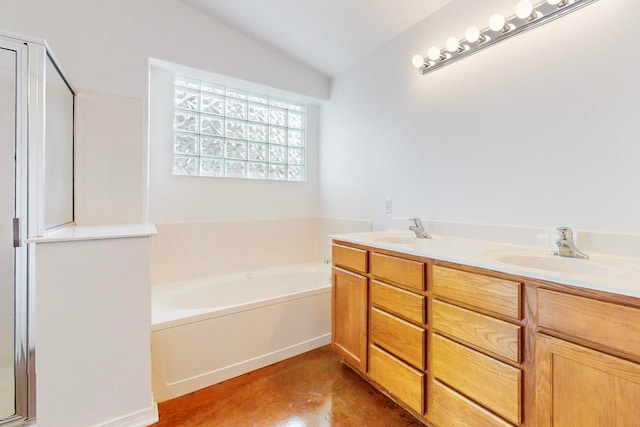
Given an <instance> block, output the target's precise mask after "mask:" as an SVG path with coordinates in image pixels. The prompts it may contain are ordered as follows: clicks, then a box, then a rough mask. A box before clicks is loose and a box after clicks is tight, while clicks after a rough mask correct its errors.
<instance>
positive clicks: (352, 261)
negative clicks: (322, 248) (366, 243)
mask: <svg viewBox="0 0 640 427" xmlns="http://www.w3.org/2000/svg"><path fill="white" fill-rule="evenodd" d="M331 257H332V260H333V264H334V265H337V266H340V267H343V268H346V269H349V270H353V271H359V272H360V273H366V272H367V251H365V250H363V249H356V248H351V247H349V246H343V245H336V244H334V245H333V246H332V247H331Z"/></svg>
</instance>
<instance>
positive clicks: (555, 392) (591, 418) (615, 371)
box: [535, 289, 640, 427]
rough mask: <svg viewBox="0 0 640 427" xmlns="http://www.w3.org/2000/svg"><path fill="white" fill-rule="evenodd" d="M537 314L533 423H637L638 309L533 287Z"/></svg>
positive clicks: (639, 388) (639, 392) (639, 376)
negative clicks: (535, 419) (536, 293)
mask: <svg viewBox="0 0 640 427" xmlns="http://www.w3.org/2000/svg"><path fill="white" fill-rule="evenodd" d="M537 314H538V316H537V318H538V330H539V332H538V333H536V338H535V345H536V352H535V354H536V369H535V379H536V414H537V423H536V425H538V426H545V427H546V426H577V425H579V426H581V427H600V426H614V427H615V426H619V427H622V426H625V427H626V426H638V425H640V418H639V417H640V415H639V414H640V409H639V408H638V405H639V404H640V363H638V362H640V308H636V307H629V306H626V305H620V304H616V303H611V302H603V301H599V300H595V299H591V298H585V297H581V296H576V295H571V294H566V293H562V292H556V291H553V290H547V289H538V313H537ZM553 335H556V336H553Z"/></svg>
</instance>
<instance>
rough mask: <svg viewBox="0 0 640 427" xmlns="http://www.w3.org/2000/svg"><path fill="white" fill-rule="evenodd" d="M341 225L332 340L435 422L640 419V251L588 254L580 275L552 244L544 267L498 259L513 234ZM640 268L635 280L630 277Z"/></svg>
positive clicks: (380, 384)
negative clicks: (611, 259)
mask: <svg viewBox="0 0 640 427" xmlns="http://www.w3.org/2000/svg"><path fill="white" fill-rule="evenodd" d="M332 237H333V239H334V240H333V270H332V271H333V273H332V283H333V296H332V302H333V305H332V308H333V311H332V316H333V317H332V324H333V328H332V331H333V338H332V345H333V348H334V349H335V351H336V352H338V353H339V354H340V355H341V356H342V357H343V359H344V362H345V363H347V364H348V365H349V366H351V367H352V368H354V369H355V370H357V371H358V372H359V373H360V374H361V375H362V376H363V377H364V378H365V379H367V380H368V381H369V382H370V383H371V384H373V385H374V386H375V387H376V388H377V389H378V390H380V391H381V392H383V393H385V394H387V395H388V396H389V397H391V398H392V399H393V400H394V401H396V402H397V403H398V404H400V405H401V406H403V407H404V408H406V409H407V410H409V411H410V412H411V413H412V414H414V415H415V416H416V417H417V418H419V419H420V420H422V421H423V422H426V423H428V424H429V425H432V426H435V427H446V426H453V425H455V426H478V427H480V426H481V427H487V426H551V425H556V426H570V425H571V426H574V425H579V426H603V425H615V426H631V425H636V424H634V423H637V422H638V420H637V414H638V408H637V404H638V402H640V298H639V297H638V294H640V275H638V274H637V273H638V272H640V267H639V266H638V265H637V264H634V263H633V262H631V263H629V264H627V265H622V264H621V265H622V266H620V265H619V266H618V267H616V269H614V270H611V271H608V270H606V268H607V264H606V263H605V262H604V261H595V262H593V263H592V262H591V261H584V262H585V263H590V264H577V265H576V267H575V268H576V269H578V270H580V271H579V273H580V274H577V275H574V274H569V273H566V272H564V271H561V267H558V266H555V264H553V263H554V262H557V261H555V258H552V257H551V255H550V256H549V258H548V259H547V258H546V257H545V256H539V258H540V259H534V260H533V261H535V262H538V263H542V264H543V265H545V266H546V265H547V264H545V263H551V264H550V265H554V266H555V268H556V271H553V272H548V271H545V273H544V275H543V277H544V279H541V278H540V276H541V275H540V274H536V273H535V270H532V269H530V268H528V267H524V268H522V267H518V266H513V265H510V264H506V263H503V262H499V261H496V260H497V258H496V255H495V254H500V256H503V255H504V256H507V255H508V256H511V255H510V253H509V251H510V250H511V249H512V248H511V247H508V246H500V245H497V246H496V245H494V244H489V245H488V246H487V247H485V246H482V245H483V244H479V243H478V242H476V241H472V240H469V241H465V240H464V239H458V240H455V239H453V240H444V239H443V240H437V239H434V240H433V241H424V242H418V243H416V242H415V241H414V240H413V237H411V235H410V234H407V235H403V234H400V233H396V234H390V233H359V234H347V235H338V236H332ZM465 245H468V246H471V247H465ZM478 245H480V246H482V247H480V248H479V247H478ZM498 246H499V247H498ZM480 253H482V254H483V255H478V256H475V255H474V254H480ZM484 254H489V256H485V255H484ZM520 256H523V255H520ZM527 256H529V255H527ZM531 256H533V255H531ZM536 256H537V255H536ZM556 258H557V257H556ZM523 259H524V258H523ZM452 260H455V261H452ZM465 260H468V262H467V261H465ZM525 261H526V262H530V261H531V260H529V258H526V259H525ZM572 261H573V260H572ZM560 262H564V260H560ZM571 265H572V264H571ZM587 265H588V267H587ZM546 268H549V267H546ZM562 268H564V266H562ZM571 268H573V267H571ZM597 268H602V270H601V271H600V270H599V271H595V272H592V271H591V270H590V269H597ZM620 269H623V270H624V269H626V270H624V271H621V270H620ZM636 269H637V270H636ZM582 270H584V271H582ZM529 272H531V273H529ZM608 273H611V277H612V279H611V280H612V281H614V282H615V281H623V282H624V283H623V286H621V287H620V288H622V291H621V292H620V289H619V288H618V287H615V288H612V289H611V291H609V290H607V288H606V285H602V282H603V281H606V277H607V274H608ZM621 275H622V276H621ZM554 276H556V280H550V279H552V278H554ZM590 277H595V279H593V281H594V286H589V284H588V283H587V282H588V280H591V279H589V278H590ZM621 277H622V278H621ZM576 278H577V279H576ZM635 278H637V283H636V284H635V286H634V284H633V283H631V284H629V283H628V282H629V281H633V280H635ZM576 282H578V285H577V284H576Z"/></svg>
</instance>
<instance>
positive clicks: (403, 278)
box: [371, 252, 425, 291]
mask: <svg viewBox="0 0 640 427" xmlns="http://www.w3.org/2000/svg"><path fill="white" fill-rule="evenodd" d="M424 270H425V268H424V263H422V262H418V261H411V260H408V259H403V258H398V257H394V256H389V255H382V254H378V253H374V252H372V253H371V273H372V274H373V275H374V276H376V277H379V278H381V279H385V280H389V281H391V282H395V283H399V284H402V285H404V286H408V287H410V288H414V289H417V290H419V291H424V289H425V280H424V278H425V274H424V273H425V271H424Z"/></svg>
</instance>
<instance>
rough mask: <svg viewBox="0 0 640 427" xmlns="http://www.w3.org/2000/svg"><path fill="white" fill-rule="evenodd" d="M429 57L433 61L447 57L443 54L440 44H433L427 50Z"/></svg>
mask: <svg viewBox="0 0 640 427" xmlns="http://www.w3.org/2000/svg"><path fill="white" fill-rule="evenodd" d="M427 58H429V59H430V60H432V61H444V60H445V59H447V57H446V56H444V55H443V54H442V51H441V50H440V48H439V47H438V46H431V47H430V48H429V50H428V51H427Z"/></svg>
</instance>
